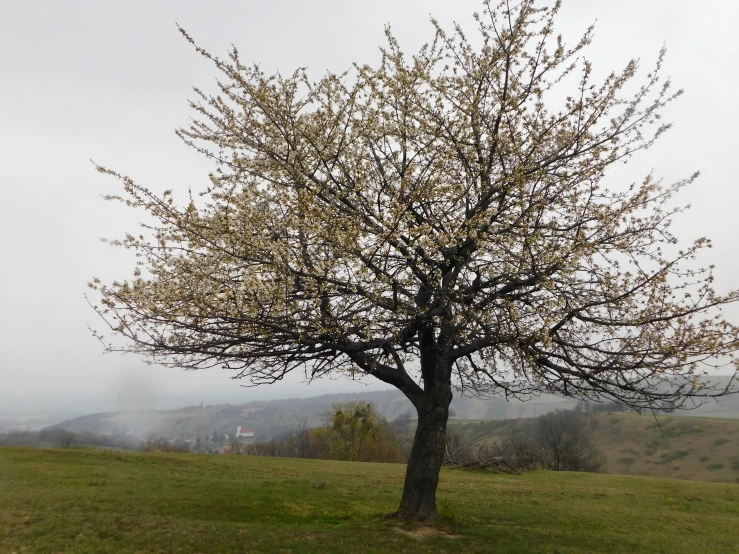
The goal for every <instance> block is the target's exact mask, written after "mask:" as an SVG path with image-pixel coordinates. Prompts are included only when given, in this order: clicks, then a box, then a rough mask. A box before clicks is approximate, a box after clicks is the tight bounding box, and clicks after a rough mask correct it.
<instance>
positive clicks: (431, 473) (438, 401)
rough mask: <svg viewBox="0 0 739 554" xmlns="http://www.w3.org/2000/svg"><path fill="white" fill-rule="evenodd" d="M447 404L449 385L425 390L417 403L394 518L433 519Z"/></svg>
mask: <svg viewBox="0 0 739 554" xmlns="http://www.w3.org/2000/svg"><path fill="white" fill-rule="evenodd" d="M451 401H452V391H451V383H449V384H444V385H440V386H435V387H433V388H430V390H426V391H425V392H424V394H423V396H422V397H421V399H420V400H419V401H418V404H417V406H416V409H417V411H418V426H417V427H416V435H415V437H414V439H413V447H412V448H411V456H410V459H409V460H408V468H407V469H406V473H405V486H404V488H403V498H402V499H401V501H400V507H399V508H398V511H397V512H395V514H393V516H394V517H397V518H399V519H414V520H426V519H434V518H435V517H436V487H437V486H438V484H439V471H440V470H441V464H442V463H443V461H444V447H445V444H446V426H447V421H448V420H449V404H450V403H451Z"/></svg>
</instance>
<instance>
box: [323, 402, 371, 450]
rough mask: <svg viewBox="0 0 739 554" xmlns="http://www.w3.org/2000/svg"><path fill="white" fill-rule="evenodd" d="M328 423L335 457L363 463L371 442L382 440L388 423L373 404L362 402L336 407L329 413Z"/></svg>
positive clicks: (347, 403)
mask: <svg viewBox="0 0 739 554" xmlns="http://www.w3.org/2000/svg"><path fill="white" fill-rule="evenodd" d="M326 423H327V425H326V427H327V428H328V429H330V431H331V438H332V440H331V442H332V448H331V451H332V454H333V457H334V458H335V459H338V460H350V461H359V460H362V459H363V454H364V453H365V450H366V448H367V447H368V446H369V445H370V443H372V442H375V441H376V440H377V439H378V438H379V435H380V433H381V432H382V430H383V427H384V423H385V422H384V421H383V420H382V418H381V417H380V415H379V414H378V413H377V411H376V410H375V407H374V406H373V405H372V403H371V402H362V401H358V402H343V403H337V404H334V405H333V406H332V407H331V411H330V412H329V413H328V414H326Z"/></svg>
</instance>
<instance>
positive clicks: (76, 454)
mask: <svg viewBox="0 0 739 554" xmlns="http://www.w3.org/2000/svg"><path fill="white" fill-rule="evenodd" d="M404 469H405V467H404V466H402V465H395V464H366V463H349V462H331V461H318V460H298V459H284V458H282V459H280V458H251V457H240V456H205V455H185V454H180V455H177V454H149V453H124V452H110V451H95V450H38V449H37V450H33V449H14V448H0V498H2V502H0V552H3V553H5V552H7V553H10V552H19V553H20V552H80V553H82V552H116V553H119V552H120V553H126V552H162V553H164V552H167V553H170V552H270V553H272V552H296V553H297V552H300V553H312V552H313V553H318V552H320V553H324V552H336V553H347V552H394V553H395V552H397V553H400V552H409V553H410V552H413V553H427V552H470V553H476V552H479V553H483V552H484V553H489V552H560V553H565V552H572V553H574V552H624V553H630V554H631V553H634V552H673V553H677V552H685V553H696V552H710V553H721V552H739V485H736V484H717V483H694V482H688V481H677V480H660V479H654V478H644V477H625V476H622V477H618V476H611V475H595V474H578V473H551V472H533V473H526V474H524V475H521V476H515V475H493V474H481V473H472V472H467V471H464V470H443V471H442V476H441V484H440V488H439V495H438V496H439V503H440V512H441V514H442V516H443V518H442V520H441V521H440V522H439V523H438V524H436V525H434V526H418V525H410V524H401V523H398V522H396V521H393V520H388V519H387V518H386V517H385V514H387V513H389V512H390V511H392V510H393V509H394V508H395V507H396V505H397V503H398V500H399V498H400V492H401V487H402V482H403V473H404Z"/></svg>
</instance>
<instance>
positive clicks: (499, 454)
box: [445, 406, 604, 471]
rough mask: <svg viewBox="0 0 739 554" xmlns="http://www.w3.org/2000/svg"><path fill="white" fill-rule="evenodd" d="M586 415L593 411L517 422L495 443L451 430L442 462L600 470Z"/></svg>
mask: <svg viewBox="0 0 739 554" xmlns="http://www.w3.org/2000/svg"><path fill="white" fill-rule="evenodd" d="M589 413H594V412H593V411H586V410H584V409H582V407H580V406H578V407H577V408H575V409H572V410H557V411H555V412H550V413H547V414H544V415H541V416H539V417H536V418H532V419H523V420H519V421H517V422H515V423H513V424H512V425H511V426H510V427H509V428H508V429H507V430H506V431H505V432H504V433H503V435H502V437H501V438H499V439H498V440H495V441H493V442H488V443H486V442H483V443H479V444H476V445H475V444H472V443H471V442H470V441H469V440H468V439H467V438H466V437H465V435H464V434H462V433H461V432H460V431H459V430H452V431H451V432H450V433H449V434H448V436H447V444H446V453H445V459H446V462H447V463H448V464H451V465H470V464H472V463H473V462H475V461H477V462H484V461H486V460H492V459H499V460H502V461H504V462H505V464H506V466H508V467H511V468H514V469H548V470H553V471H599V470H600V468H601V467H602V465H603V461H604V459H603V454H602V453H601V452H600V451H599V450H598V449H597V448H596V447H595V446H594V445H593V443H592V441H591V434H592V425H588V419H589V418H588V415H587V414H589ZM487 465H488V464H485V463H481V466H483V467H487Z"/></svg>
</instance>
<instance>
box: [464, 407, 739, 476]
mask: <svg viewBox="0 0 739 554" xmlns="http://www.w3.org/2000/svg"><path fill="white" fill-rule="evenodd" d="M587 417H588V424H589V427H590V431H591V437H592V440H593V443H594V444H595V446H597V447H598V449H599V450H601V452H603V454H604V455H605V461H606V463H605V466H604V467H603V471H605V472H607V473H617V474H631V475H645V476H653V477H670V478H677V479H692V480H699V481H724V482H739V420H736V419H728V418H727V419H718V418H708V417H682V416H665V415H658V416H657V417H656V418H655V417H654V416H651V415H639V414H635V413H600V414H590V415H588V416H587ZM515 425H517V422H516V421H452V422H450V430H453V429H458V430H460V431H461V432H462V433H463V434H464V435H465V436H466V437H467V438H468V440H470V441H472V442H476V443H480V442H491V441H495V440H498V441H500V439H501V438H502V436H503V435H504V434H505V433H506V432H507V431H508V430H509V429H510V428H511V427H512V426H515Z"/></svg>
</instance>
